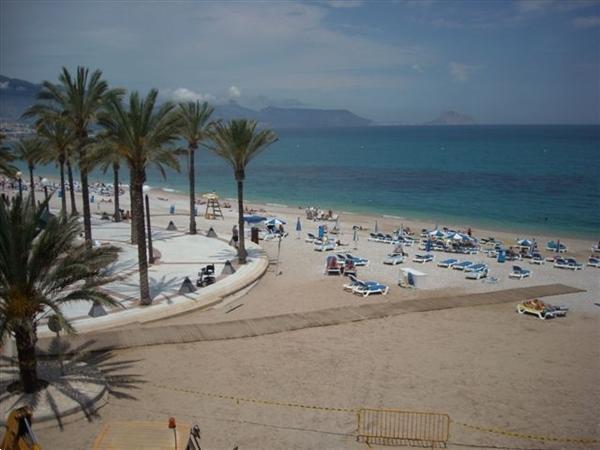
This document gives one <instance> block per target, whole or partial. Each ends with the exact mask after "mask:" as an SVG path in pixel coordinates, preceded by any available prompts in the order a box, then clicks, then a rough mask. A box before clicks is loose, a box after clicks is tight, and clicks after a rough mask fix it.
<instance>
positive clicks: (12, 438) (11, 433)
mask: <svg viewBox="0 0 600 450" xmlns="http://www.w3.org/2000/svg"><path fill="white" fill-rule="evenodd" d="M0 449H2V450H41V449H42V447H40V446H39V444H38V442H37V439H36V437H35V434H33V430H32V429H31V408H29V407H28V406H23V407H22V408H18V409H15V410H13V411H12V412H11V413H10V414H9V416H8V420H7V421H6V431H5V432H4V436H3V437H2V441H0Z"/></svg>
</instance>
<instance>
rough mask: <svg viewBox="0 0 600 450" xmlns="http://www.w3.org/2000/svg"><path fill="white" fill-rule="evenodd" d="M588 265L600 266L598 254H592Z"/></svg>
mask: <svg viewBox="0 0 600 450" xmlns="http://www.w3.org/2000/svg"><path fill="white" fill-rule="evenodd" d="M587 265H588V266H590V267H597V268H598V267H600V258H598V257H596V256H590V257H589V259H588V262H587Z"/></svg>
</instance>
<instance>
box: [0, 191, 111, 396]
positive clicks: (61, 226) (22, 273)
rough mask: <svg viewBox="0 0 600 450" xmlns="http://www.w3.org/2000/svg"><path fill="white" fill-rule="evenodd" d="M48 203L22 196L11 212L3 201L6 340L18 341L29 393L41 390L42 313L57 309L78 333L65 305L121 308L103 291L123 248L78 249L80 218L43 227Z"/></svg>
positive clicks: (1, 286) (1, 316) (1, 294)
mask: <svg viewBox="0 0 600 450" xmlns="http://www.w3.org/2000/svg"><path fill="white" fill-rule="evenodd" d="M47 204H48V202H47V201H44V202H42V204H41V205H39V206H32V204H31V201H30V199H23V198H21V197H20V196H17V197H16V199H15V201H14V202H13V204H12V207H11V208H10V209H9V208H8V207H7V206H6V205H5V204H4V202H0V339H2V338H3V337H5V336H6V335H7V334H9V335H13V336H14V337H15V340H16V344H17V356H18V360H19V374H20V387H21V388H22V389H23V390H24V391H25V392H26V393H32V392H35V391H36V390H38V389H39V388H40V387H41V384H40V382H39V380H38V375H37V359H36V354H35V345H36V342H37V325H38V322H39V320H40V319H41V318H42V315H43V314H42V313H43V312H44V311H52V312H53V313H54V314H56V315H57V316H58V320H59V322H60V323H61V324H62V325H63V328H65V329H66V330H67V331H71V332H72V331H73V328H72V326H71V325H69V323H68V321H67V319H66V318H65V317H64V316H63V315H62V313H61V307H62V306H63V305H64V304H66V303H70V302H73V301H78V300H88V301H96V302H100V303H104V304H115V302H114V301H113V300H112V299H111V298H110V297H109V296H108V295H107V294H105V293H102V292H100V291H99V290H98V289H97V288H98V286H99V285H100V284H102V283H104V282H106V281H108V278H107V275H106V272H105V271H104V270H103V269H104V268H105V267H106V266H107V265H108V264H110V263H111V262H113V261H114V260H115V258H116V253H117V249H116V248H114V247H101V248H94V249H92V248H89V247H88V246H86V245H80V244H79V245H78V244H77V239H76V238H77V237H78V235H79V233H80V231H81V230H80V226H79V224H78V222H77V219H76V218H66V217H64V216H59V217H55V216H51V217H50V218H48V219H46V220H47V221H46V222H45V225H42V224H43V223H44V222H42V220H43V218H44V216H45V212H46V207H47ZM82 282H83V283H82Z"/></svg>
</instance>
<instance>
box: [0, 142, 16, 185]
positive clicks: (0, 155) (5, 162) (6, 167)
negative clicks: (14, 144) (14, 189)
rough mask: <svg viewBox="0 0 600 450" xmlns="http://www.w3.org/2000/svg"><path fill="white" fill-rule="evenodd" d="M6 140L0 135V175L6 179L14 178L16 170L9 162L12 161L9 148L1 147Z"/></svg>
mask: <svg viewBox="0 0 600 450" xmlns="http://www.w3.org/2000/svg"><path fill="white" fill-rule="evenodd" d="M5 138H6V135H5V134H3V133H0V175H6V176H8V177H12V176H14V174H15V172H16V171H17V169H15V167H14V166H13V165H12V164H11V161H12V160H13V159H14V156H13V155H12V153H11V151H10V148H8V147H5V146H4V145H3V141H4V139H5Z"/></svg>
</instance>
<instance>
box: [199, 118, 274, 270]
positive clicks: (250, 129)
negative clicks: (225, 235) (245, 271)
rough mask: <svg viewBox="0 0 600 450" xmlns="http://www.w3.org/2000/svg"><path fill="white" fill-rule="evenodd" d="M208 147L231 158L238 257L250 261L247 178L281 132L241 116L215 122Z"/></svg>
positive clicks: (241, 262)
mask: <svg viewBox="0 0 600 450" xmlns="http://www.w3.org/2000/svg"><path fill="white" fill-rule="evenodd" d="M209 139H210V142H209V144H208V145H207V148H208V149H209V150H211V151H212V152H214V153H215V154H217V155H218V156H220V157H221V158H223V159H224V160H225V161H227V162H228V163H229V164H230V165H231V167H232V168H233V173H234V176H235V181H236V182H237V193H238V227H239V244H238V259H239V261H240V264H245V263H246V257H247V255H248V253H247V252H246V246H245V242H244V180H245V179H246V167H247V166H248V163H250V161H252V159H254V158H255V157H256V156H258V155H259V154H260V153H261V152H262V151H263V150H265V149H266V148H267V147H268V146H269V145H271V144H272V143H273V142H275V141H277V139H278V138H277V135H276V134H275V133H274V132H273V131H271V130H261V131H257V130H256V121H254V120H245V119H238V120H232V121H230V122H229V123H227V124H223V123H221V122H217V123H214V124H213V125H212V127H211V131H210V133H209Z"/></svg>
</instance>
